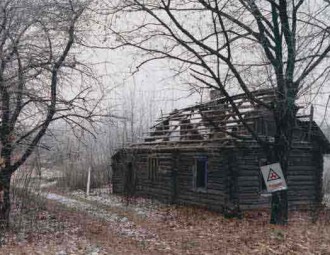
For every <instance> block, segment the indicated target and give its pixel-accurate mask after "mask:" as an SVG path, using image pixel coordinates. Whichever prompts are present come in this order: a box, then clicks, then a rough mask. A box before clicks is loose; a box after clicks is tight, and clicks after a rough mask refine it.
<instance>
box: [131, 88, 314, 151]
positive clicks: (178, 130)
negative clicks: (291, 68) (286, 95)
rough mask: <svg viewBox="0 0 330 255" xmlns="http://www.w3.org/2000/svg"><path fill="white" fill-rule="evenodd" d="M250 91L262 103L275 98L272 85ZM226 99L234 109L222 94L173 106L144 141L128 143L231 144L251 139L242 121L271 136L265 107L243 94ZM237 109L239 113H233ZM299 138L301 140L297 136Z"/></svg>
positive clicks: (268, 136) (271, 121) (140, 145)
mask: <svg viewBox="0 0 330 255" xmlns="http://www.w3.org/2000/svg"><path fill="white" fill-rule="evenodd" d="M252 95H253V97H254V98H257V100H260V101H262V102H263V103H266V104H270V103H271V102H273V101H274V99H275V93H274V90H273V89H267V90H258V91H255V92H252ZM230 100H232V101H233V102H234V103H235V105H236V107H237V109H235V108H233V106H232V104H230V102H229V99H228V98H226V97H220V98H217V99H214V100H211V101H209V102H206V103H202V104H197V105H194V106H191V107H186V108H183V109H180V110H177V109H175V110H173V111H172V112H171V113H169V114H167V115H163V116H161V117H160V118H159V119H158V120H157V123H156V124H155V125H154V126H153V127H151V131H150V132H148V135H147V137H145V138H144V141H143V142H140V143H136V144H133V145H132V147H151V146H152V147H158V148H160V147H161V148H164V147H180V148H181V147H183V146H184V147H187V146H189V147H196V146H204V145H205V144H208V146H210V145H211V144H216V146H217V147H219V146H221V147H224V146H231V145H232V143H233V141H235V142H237V141H249V140H250V141H253V138H252V136H251V134H250V133H249V132H248V130H247V128H246V126H245V125H248V126H249V127H250V128H251V129H252V130H255V131H257V133H258V134H259V135H260V136H263V137H264V138H265V139H268V140H269V141H272V140H274V137H273V135H274V132H272V129H274V121H273V116H272V113H271V112H270V111H269V110H267V109H266V108H265V107H263V106H261V105H260V104H257V103H255V102H254V101H252V100H251V99H250V98H249V97H248V96H247V95H246V94H239V95H235V96H232V97H231V98H230ZM237 110H238V111H239V113H240V117H239V116H238V114H237V113H236V112H237ZM309 117H310V116H309V115H298V116H297V120H299V121H298V122H299V123H305V122H306V121H303V120H304V119H305V118H309ZM243 122H244V123H245V125H244V124H243ZM308 122H310V121H308ZM307 126H308V125H307ZM313 126H314V125H313ZM299 127H300V128H304V129H305V132H304V133H306V125H301V126H300V125H299V126H297V128H299ZM314 128H315V127H314ZM299 139H300V140H304V139H302V138H301V137H300V138H299Z"/></svg>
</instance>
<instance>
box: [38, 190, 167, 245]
mask: <svg viewBox="0 0 330 255" xmlns="http://www.w3.org/2000/svg"><path fill="white" fill-rule="evenodd" d="M97 191H98V193H97V195H94V196H93V195H92V196H89V197H86V196H85V194H84V193H83V192H73V193H70V194H68V195H60V194H56V193H41V196H43V197H44V198H45V199H47V200H48V201H52V202H55V203H58V204H60V205H63V206H64V207H66V208H67V209H72V210H75V211H77V212H79V213H84V214H87V215H88V216H91V217H92V218H93V219H96V220H99V221H101V223H102V224H106V225H107V227H108V228H110V229H111V231H112V233H114V234H116V235H118V236H121V237H128V238H131V239H132V240H134V241H137V242H143V243H148V244H151V245H152V246H157V249H160V250H169V249H170V245H169V244H167V243H166V242H165V241H164V240H161V238H160V237H159V235H157V233H155V232H154V231H153V230H152V229H150V228H149V227H148V226H145V224H144V223H146V222H147V221H150V219H151V218H152V219H154V220H159V219H156V218H157V216H156V215H155V214H154V209H155V207H157V205H155V204H151V203H147V204H146V203H141V204H134V205H126V204H125V202H124V201H122V199H120V198H119V197H118V196H115V195H111V194H110V195H109V194H108V193H107V191H106V190H105V189H98V190H97Z"/></svg>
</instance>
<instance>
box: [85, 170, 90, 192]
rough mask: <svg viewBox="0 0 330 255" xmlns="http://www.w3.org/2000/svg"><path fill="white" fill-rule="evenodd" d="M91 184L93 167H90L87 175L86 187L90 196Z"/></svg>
mask: <svg viewBox="0 0 330 255" xmlns="http://www.w3.org/2000/svg"><path fill="white" fill-rule="evenodd" d="M90 186H91V167H89V168H88V175H87V187H86V195H87V196H89V190H90Z"/></svg>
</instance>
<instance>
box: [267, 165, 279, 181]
mask: <svg viewBox="0 0 330 255" xmlns="http://www.w3.org/2000/svg"><path fill="white" fill-rule="evenodd" d="M279 179H281V177H280V176H279V175H278V174H277V173H276V172H275V171H274V170H273V169H271V168H270V169H269V173H268V178H267V181H268V182H271V181H275V180H279Z"/></svg>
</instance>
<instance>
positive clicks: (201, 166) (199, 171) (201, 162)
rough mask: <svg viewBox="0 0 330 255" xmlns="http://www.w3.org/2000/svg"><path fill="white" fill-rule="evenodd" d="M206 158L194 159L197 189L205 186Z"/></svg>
mask: <svg viewBox="0 0 330 255" xmlns="http://www.w3.org/2000/svg"><path fill="white" fill-rule="evenodd" d="M207 165H208V164H207V158H198V159H196V179H195V184H196V188H197V189H201V188H202V189H205V188H206V187H207Z"/></svg>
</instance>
